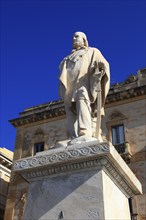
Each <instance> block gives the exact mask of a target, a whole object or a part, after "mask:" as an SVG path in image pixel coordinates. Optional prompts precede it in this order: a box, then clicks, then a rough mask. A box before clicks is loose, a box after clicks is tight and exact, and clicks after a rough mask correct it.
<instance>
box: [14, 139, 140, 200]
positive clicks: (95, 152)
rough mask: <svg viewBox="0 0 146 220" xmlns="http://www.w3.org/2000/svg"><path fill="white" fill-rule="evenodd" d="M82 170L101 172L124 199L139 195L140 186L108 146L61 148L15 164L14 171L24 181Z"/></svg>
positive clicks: (90, 145) (88, 145)
mask: <svg viewBox="0 0 146 220" xmlns="http://www.w3.org/2000/svg"><path fill="white" fill-rule="evenodd" d="M81 169H97V170H99V169H102V170H104V172H106V173H107V175H108V176H109V177H110V178H111V179H112V180H113V181H114V182H115V184H116V185H118V187H120V188H121V190H122V191H123V193H124V194H125V195H126V196H127V197H133V196H134V195H137V194H141V184H140V182H139V181H138V179H137V178H136V177H135V175H134V174H133V173H132V171H131V170H130V168H129V167H128V166H127V164H126V163H125V162H124V160H123V159H122V158H121V156H120V155H119V154H118V152H117V151H116V150H115V148H114V147H113V146H112V145H111V144H110V143H108V142H105V143H98V142H97V141H93V142H86V143H84V144H83V143H82V144H76V145H72V146H68V147H60V148H57V149H51V150H48V151H44V152H41V153H38V154H37V155H36V156H34V157H29V158H25V159H21V160H17V161H15V162H14V166H13V171H14V172H15V173H17V174H19V175H21V176H22V177H23V178H24V179H26V180H27V181H35V180H37V179H41V178H45V177H48V176H52V175H62V174H63V173H68V172H76V171H77V170H81Z"/></svg>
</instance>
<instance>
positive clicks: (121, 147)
mask: <svg viewBox="0 0 146 220" xmlns="http://www.w3.org/2000/svg"><path fill="white" fill-rule="evenodd" d="M114 147H115V149H116V150H117V151H118V153H119V154H123V153H125V148H126V146H125V143H123V144H118V145H114Z"/></svg>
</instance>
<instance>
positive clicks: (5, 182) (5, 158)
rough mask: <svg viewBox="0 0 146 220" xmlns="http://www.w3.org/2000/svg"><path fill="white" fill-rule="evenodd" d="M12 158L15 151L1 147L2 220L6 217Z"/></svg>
mask: <svg viewBox="0 0 146 220" xmlns="http://www.w3.org/2000/svg"><path fill="white" fill-rule="evenodd" d="M12 160H13V152H12V151H10V150H8V149H6V148H0V220H2V219H3V218H4V212H5V206H6V200H7V195H8V187H9V182H10V174H11V167H12Z"/></svg>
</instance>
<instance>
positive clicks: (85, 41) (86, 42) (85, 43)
mask: <svg viewBox="0 0 146 220" xmlns="http://www.w3.org/2000/svg"><path fill="white" fill-rule="evenodd" d="M75 33H79V34H80V35H81V36H82V38H83V40H84V46H86V47H89V44H88V40H87V36H86V34H84V33H83V32H80V31H77V32H75Z"/></svg>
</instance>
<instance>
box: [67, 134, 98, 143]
mask: <svg viewBox="0 0 146 220" xmlns="http://www.w3.org/2000/svg"><path fill="white" fill-rule="evenodd" d="M90 141H98V140H97V139H96V138H94V137H90V136H87V135H82V136H79V137H77V138H74V139H72V140H71V141H69V142H68V145H75V144H82V143H85V142H90ZM100 142H101V141H100Z"/></svg>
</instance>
